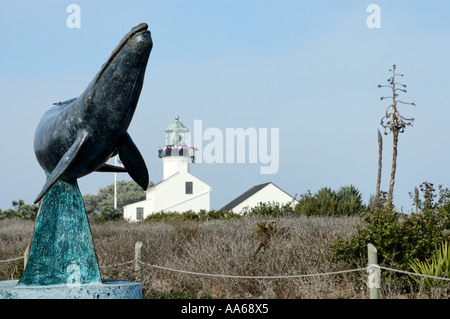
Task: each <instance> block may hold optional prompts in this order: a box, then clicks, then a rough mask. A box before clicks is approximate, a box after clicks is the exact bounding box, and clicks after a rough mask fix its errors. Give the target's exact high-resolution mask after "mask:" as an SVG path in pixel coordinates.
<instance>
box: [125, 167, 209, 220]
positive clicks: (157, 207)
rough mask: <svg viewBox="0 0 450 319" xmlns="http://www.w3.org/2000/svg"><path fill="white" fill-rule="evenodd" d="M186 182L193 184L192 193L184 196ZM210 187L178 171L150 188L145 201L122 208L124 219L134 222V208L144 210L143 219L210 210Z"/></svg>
mask: <svg viewBox="0 0 450 319" xmlns="http://www.w3.org/2000/svg"><path fill="white" fill-rule="evenodd" d="M186 182H193V193H192V194H186V189H185V187H186ZM211 190H212V189H211V187H210V186H209V185H207V184H206V183H204V182H203V181H201V180H200V179H198V178H197V177H195V176H194V175H192V174H190V173H188V172H187V171H180V172H178V173H176V174H174V175H172V176H171V177H169V178H168V179H165V180H163V181H162V182H160V183H158V184H156V185H155V186H154V187H152V188H150V189H149V190H148V191H147V194H146V200H145V201H141V202H137V203H133V204H130V205H127V206H125V207H124V218H125V219H127V220H129V221H136V208H137V207H143V208H144V218H145V217H147V216H148V215H150V214H154V213H158V212H161V211H167V212H173V211H176V212H184V211H187V210H192V211H194V212H198V211H200V210H201V209H205V210H209V209H210V194H211Z"/></svg>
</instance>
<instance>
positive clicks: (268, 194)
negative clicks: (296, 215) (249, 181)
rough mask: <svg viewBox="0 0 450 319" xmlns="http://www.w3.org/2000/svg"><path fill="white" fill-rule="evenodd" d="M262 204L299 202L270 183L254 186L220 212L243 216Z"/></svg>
mask: <svg viewBox="0 0 450 319" xmlns="http://www.w3.org/2000/svg"><path fill="white" fill-rule="evenodd" d="M261 203H267V204H269V203H277V204H279V205H285V204H288V203H292V204H296V203H297V201H296V200H295V198H294V197H292V196H291V195H289V194H288V193H286V192H285V191H283V190H282V189H281V188H279V187H278V186H276V185H274V184H273V183H271V182H269V183H265V184H261V185H256V186H253V187H252V188H250V189H249V190H248V191H246V192H245V193H243V194H242V195H240V196H238V197H237V198H235V199H234V200H232V201H231V202H229V203H228V204H227V205H225V206H224V207H222V208H221V209H219V210H220V211H233V212H234V213H237V214H241V213H243V211H244V210H245V209H251V208H253V207H256V206H258V205H260V204H261Z"/></svg>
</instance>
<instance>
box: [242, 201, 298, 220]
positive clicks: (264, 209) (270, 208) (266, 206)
mask: <svg viewBox="0 0 450 319" xmlns="http://www.w3.org/2000/svg"><path fill="white" fill-rule="evenodd" d="M292 214H294V208H293V204H292V203H291V202H289V203H285V204H279V203H278V202H270V203H264V202H260V203H259V204H258V205H256V206H255V207H251V208H248V207H246V208H244V209H243V212H242V215H244V216H268V217H279V216H285V215H292Z"/></svg>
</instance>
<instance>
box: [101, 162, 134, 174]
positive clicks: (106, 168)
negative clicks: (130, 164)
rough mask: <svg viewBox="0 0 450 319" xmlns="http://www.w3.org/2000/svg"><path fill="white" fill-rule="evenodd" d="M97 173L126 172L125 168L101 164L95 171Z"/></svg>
mask: <svg viewBox="0 0 450 319" xmlns="http://www.w3.org/2000/svg"><path fill="white" fill-rule="evenodd" d="M97 172H108V173H126V172H127V170H126V168H125V167H121V166H115V165H110V164H103V165H102V166H101V167H100V168H98V169H97Z"/></svg>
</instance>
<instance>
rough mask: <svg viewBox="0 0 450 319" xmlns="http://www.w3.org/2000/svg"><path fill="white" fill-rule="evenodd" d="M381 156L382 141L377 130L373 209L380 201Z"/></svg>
mask: <svg viewBox="0 0 450 319" xmlns="http://www.w3.org/2000/svg"><path fill="white" fill-rule="evenodd" d="M382 156H383V139H382V137H381V133H380V130H378V177H377V190H376V192H375V207H377V206H378V201H379V200H380V187H381V165H382Z"/></svg>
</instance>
